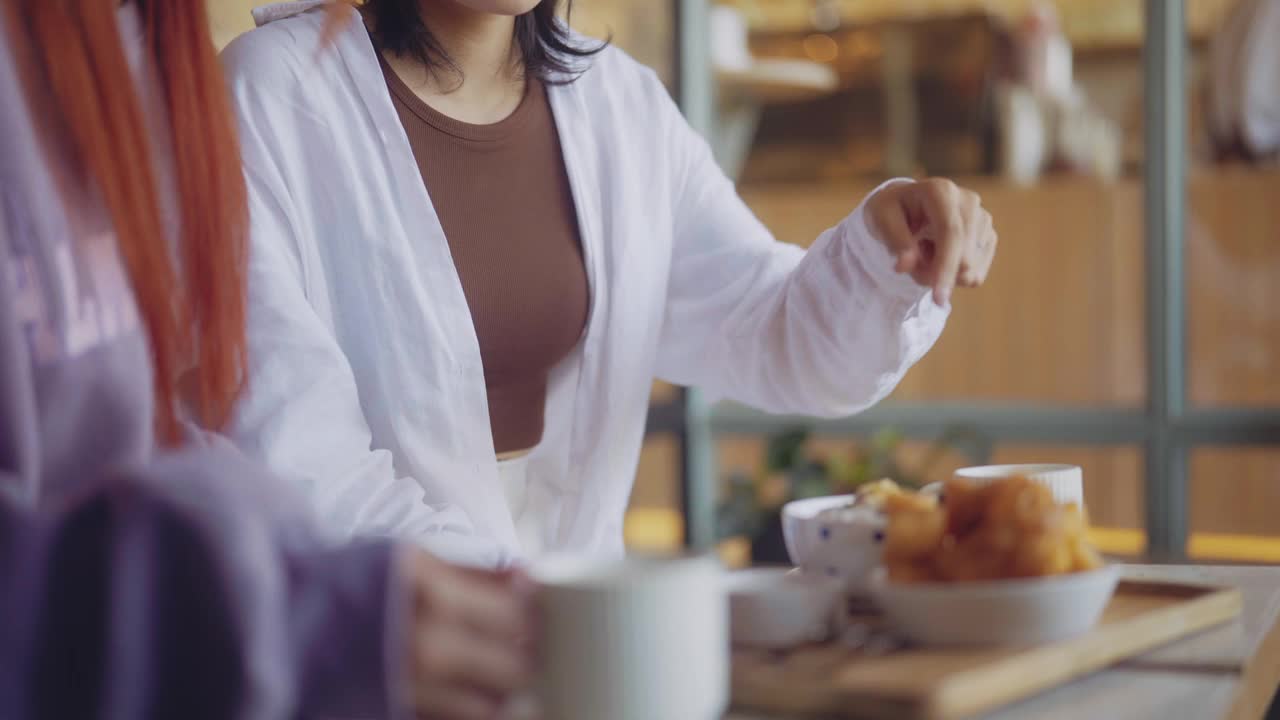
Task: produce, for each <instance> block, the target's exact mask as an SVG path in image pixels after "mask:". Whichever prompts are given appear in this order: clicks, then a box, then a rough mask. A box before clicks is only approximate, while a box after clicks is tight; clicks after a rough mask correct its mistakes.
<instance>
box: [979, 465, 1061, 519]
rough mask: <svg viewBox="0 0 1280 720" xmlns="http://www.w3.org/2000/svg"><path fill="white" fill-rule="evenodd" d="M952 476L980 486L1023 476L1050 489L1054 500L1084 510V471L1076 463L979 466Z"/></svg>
mask: <svg viewBox="0 0 1280 720" xmlns="http://www.w3.org/2000/svg"><path fill="white" fill-rule="evenodd" d="M955 476H956V477H958V478H963V479H965V480H968V481H970V482H972V483H976V484H979V485H983V484H986V483H990V482H994V481H996V480H1001V479H1004V478H1010V477H1025V478H1027V479H1028V480H1033V481H1035V482H1037V483H1040V484H1041V485H1044V486H1046V487H1048V488H1049V490H1050V491H1051V492H1052V493H1053V499H1054V500H1055V501H1057V502H1059V503H1062V504H1064V505H1066V504H1069V503H1075V504H1076V505H1077V506H1079V507H1080V509H1081V510H1083V509H1084V473H1083V471H1081V470H1080V466H1079V465H1055V464H1048V463H1040V464H1034V465H980V466H978V467H967V468H961V469H959V470H957V471H956V472H955Z"/></svg>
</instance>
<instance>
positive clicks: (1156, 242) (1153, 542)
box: [1143, 0, 1188, 561]
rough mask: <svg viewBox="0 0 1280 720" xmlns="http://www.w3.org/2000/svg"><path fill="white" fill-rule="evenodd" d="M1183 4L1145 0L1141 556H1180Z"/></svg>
mask: <svg viewBox="0 0 1280 720" xmlns="http://www.w3.org/2000/svg"><path fill="white" fill-rule="evenodd" d="M1186 42H1187V40H1186V7H1185V0H1146V42H1145V47H1144V53H1143V66H1144V101H1145V102H1144V110H1145V112H1144V129H1145V135H1146V137H1145V152H1144V165H1145V173H1144V184H1143V211H1144V220H1145V226H1144V227H1145V235H1146V256H1147V278H1146V289H1147V293H1146V304H1147V307H1146V312H1147V408H1148V415H1149V417H1148V420H1149V423H1150V434H1149V436H1148V440H1147V452H1146V467H1145V476H1146V484H1145V487H1146V525H1147V551H1148V554H1149V555H1150V556H1151V558H1152V559H1154V560H1158V561H1176V560H1180V559H1183V558H1184V557H1185V555H1186V541H1187V524H1188V523H1187V521H1188V512H1187V496H1188V479H1187V445H1186V444H1185V442H1183V439H1182V437H1181V436H1180V435H1179V434H1177V433H1175V432H1174V426H1175V424H1176V423H1177V422H1178V421H1179V420H1180V418H1181V417H1182V415H1183V412H1184V409H1185V404H1186V372H1185V369H1186V343H1185V335H1184V333H1185V319H1186V312H1185V303H1186V296H1185V293H1184V275H1183V232H1184V227H1185V209H1184V208H1185V200H1186V67H1185V65H1186Z"/></svg>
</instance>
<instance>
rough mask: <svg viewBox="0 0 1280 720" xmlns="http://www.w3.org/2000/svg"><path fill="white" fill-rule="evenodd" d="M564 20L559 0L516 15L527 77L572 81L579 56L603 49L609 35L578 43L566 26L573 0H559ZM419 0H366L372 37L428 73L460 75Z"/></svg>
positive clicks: (544, 0) (543, 0) (579, 67)
mask: <svg viewBox="0 0 1280 720" xmlns="http://www.w3.org/2000/svg"><path fill="white" fill-rule="evenodd" d="M563 1H564V4H565V22H561V21H560V19H559V18H558V14H559V11H560V5H561V2H562V0H541V1H540V2H539V3H538V4H537V6H536V7H534V8H533V9H532V10H530V11H529V12H527V13H525V14H523V15H519V16H517V17H516V29H515V41H516V43H517V45H518V46H519V48H520V63H521V65H522V67H523V68H524V71H525V73H527V75H528V76H529V77H534V78H537V79H539V80H541V81H543V82H546V83H566V82H572V81H573V80H574V79H576V78H577V77H578V75H580V74H582V71H583V70H584V69H585V68H583V67H582V64H581V63H580V62H578V61H580V60H583V59H585V58H589V57H591V56H592V55H595V54H596V53H598V52H600V51H601V50H603V49H604V48H605V47H606V46H607V45H608V41H605V42H601V43H592V44H591V45H590V46H583V45H581V44H580V43H579V42H578V41H577V39H576V38H575V37H574V35H573V32H572V31H571V30H569V25H568V17H569V11H570V10H571V8H572V6H573V0H563ZM419 2H420V0H365V2H364V7H363V10H364V12H365V13H367V14H368V16H369V19H370V20H371V21H372V22H371V23H370V25H371V26H372V27H371V28H370V30H371V32H372V34H373V37H374V40H375V41H376V42H377V43H378V45H379V46H380V47H381V48H383V49H384V50H388V51H390V52H391V53H393V54H395V55H400V56H408V57H411V58H413V59H415V60H418V61H419V62H421V63H422V64H423V65H425V66H426V67H427V70H428V71H430V72H432V73H439V72H445V73H450V74H454V75H457V76H458V77H459V78H461V77H462V70H461V68H459V67H458V65H457V64H456V63H455V62H454V61H453V59H452V58H450V57H449V53H448V52H446V51H445V48H444V45H443V44H441V42H440V40H439V39H438V38H436V37H435V36H434V35H432V34H431V30H430V29H429V28H427V25H426V23H424V22H423V21H422V15H421V14H419V12H418V3H419Z"/></svg>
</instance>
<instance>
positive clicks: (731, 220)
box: [658, 93, 947, 417]
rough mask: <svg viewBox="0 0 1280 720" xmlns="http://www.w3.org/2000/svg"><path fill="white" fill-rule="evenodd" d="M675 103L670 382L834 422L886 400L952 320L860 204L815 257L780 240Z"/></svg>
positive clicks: (667, 343)
mask: <svg viewBox="0 0 1280 720" xmlns="http://www.w3.org/2000/svg"><path fill="white" fill-rule="evenodd" d="M662 94H663V95H664V96H665V93H662ZM665 105H666V107H667V112H666V115H667V117H668V123H667V124H668V127H669V131H668V132H667V133H666V135H667V137H668V138H670V140H669V142H670V143H671V145H672V146H673V147H674V149H675V150H674V152H675V159H674V160H673V163H674V167H675V168H676V172H678V173H679V175H680V177H678V178H677V179H676V181H675V182H674V183H673V187H674V188H675V191H676V192H677V193H678V194H677V196H676V198H675V199H674V201H673V202H674V203H675V208H676V210H675V213H674V218H675V223H676V229H675V240H674V248H673V251H672V259H671V275H670V279H669V283H670V284H669V290H668V298H667V308H666V313H665V317H664V323H663V332H662V340H661V346H660V350H659V358H658V370H659V376H660V377H662V378H663V379H666V380H669V381H671V382H675V383H679V384H684V385H695V386H699V387H702V388H704V389H706V390H707V391H708V392H709V393H711V394H712V395H713V396H716V397H725V398H729V399H733V400H736V401H738V402H742V403H746V404H749V405H753V406H755V407H758V408H760V409H762V410H766V411H770V412H786V413H802V414H808V415H817V416H822V417H835V416H842V415H849V414H852V413H856V412H858V411H860V410H863V409H865V408H867V407H869V406H871V405H873V404H875V403H876V402H878V401H879V400H881V399H882V398H884V397H885V396H886V395H887V394H889V392H890V391H892V390H893V388H894V387H895V386H896V385H897V383H898V381H899V380H901V379H902V376H903V375H904V374H905V373H906V371H907V370H908V369H909V368H910V367H911V366H912V365H913V364H914V363H915V362H916V361H917V360H919V359H920V358H921V357H922V356H923V355H924V354H925V353H926V352H927V351H928V350H929V348H930V347H932V346H933V343H934V341H935V340H937V338H938V336H939V334H940V333H941V332H942V328H943V326H944V325H945V322H946V317H947V311H946V310H944V309H941V308H939V307H937V306H936V305H934V304H933V301H932V300H931V299H930V297H929V295H930V293H929V291H928V290H927V289H925V288H923V287H920V286H919V285H917V284H916V283H915V282H914V281H913V280H912V279H911V278H910V277H908V276H905V275H899V274H897V273H895V271H894V269H893V264H894V261H893V258H892V256H891V255H890V254H889V251H888V250H887V249H886V248H885V247H884V245H883V244H882V243H881V242H880V241H879V240H877V239H876V238H875V237H874V236H873V235H872V234H871V232H870V231H869V229H868V227H867V224H866V221H865V220H864V218H863V213H862V208H861V207H859V208H858V209H856V210H854V211H853V213H852V214H850V215H849V216H848V217H847V218H845V220H844V221H842V222H841V223H840V224H839V225H837V226H835V227H833V228H831V229H830V230H827V231H826V232H825V233H823V234H822V235H821V236H820V237H819V238H818V239H817V241H816V242H814V244H813V246H812V247H811V248H810V249H809V250H808V251H807V252H806V251H805V250H802V249H801V248H799V247H797V246H794V245H789V244H785V243H780V242H778V241H776V240H775V239H774V238H773V236H772V235H771V234H770V233H769V231H768V230H767V229H766V228H765V227H764V226H763V225H762V224H761V223H760V221H759V220H757V219H756V217H755V216H754V215H753V214H752V213H751V211H750V210H749V209H748V208H747V206H746V204H745V203H743V201H742V199H741V198H740V197H739V196H738V194H737V191H736V190H735V188H734V186H733V183H732V182H730V180H729V179H728V178H727V177H725V175H724V173H723V172H722V171H721V170H720V168H719V166H718V165H717V164H716V162H715V160H714V158H713V157H712V155H711V151H710V148H709V147H708V146H707V144H706V142H705V141H703V139H702V138H701V137H699V136H698V135H697V134H696V133H695V132H693V130H692V128H690V127H689V126H688V124H687V123H686V122H685V121H684V119H683V118H682V117H680V116H679V113H678V112H677V111H676V110H675V106H674V104H672V103H671V102H670V101H669V100H667V101H666V102H665ZM882 187H883V186H882Z"/></svg>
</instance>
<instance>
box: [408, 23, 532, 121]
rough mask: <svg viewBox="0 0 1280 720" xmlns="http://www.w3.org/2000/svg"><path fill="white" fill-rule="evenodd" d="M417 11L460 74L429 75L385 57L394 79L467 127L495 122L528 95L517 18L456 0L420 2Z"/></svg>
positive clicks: (412, 62) (412, 64) (415, 64)
mask: <svg viewBox="0 0 1280 720" xmlns="http://www.w3.org/2000/svg"><path fill="white" fill-rule="evenodd" d="M418 8H419V12H420V13H421V14H422V22H423V23H424V24H425V25H426V26H427V28H428V29H430V31H431V35H432V36H433V37H435V39H436V41H437V42H438V43H440V46H441V48H443V49H444V51H445V52H446V53H447V54H448V55H449V58H450V59H451V60H452V61H453V64H454V65H455V66H456V68H457V72H456V73H455V72H451V71H449V70H447V69H442V70H439V71H437V72H428V71H427V69H426V68H424V67H422V65H421V63H419V62H417V61H415V60H412V59H409V58H402V57H395V56H392V55H386V58H387V61H388V62H389V63H390V64H391V67H392V68H393V69H394V70H395V72H396V74H397V75H399V76H400V78H401V79H402V80H404V81H405V83H406V84H407V85H408V86H409V87H410V88H412V89H413V91H414V93H415V94H417V95H418V97H420V98H422V100H423V101H424V102H426V103H427V104H428V105H430V106H431V107H433V108H435V109H436V110H438V111H440V112H442V113H444V114H446V115H448V116H450V117H453V118H454V119H457V120H461V121H463V122H470V123H475V124H489V123H495V122H498V121H499V120H502V119H503V118H505V117H506V116H508V115H510V114H511V113H512V112H514V111H515V109H516V107H517V106H519V104H520V100H521V98H522V97H523V96H524V73H523V69H522V68H521V67H520V64H519V62H518V48H516V46H515V18H514V17H512V16H510V15H496V14H492V13H484V12H477V11H475V10H471V9H470V8H467V7H465V6H463V5H462V4H460V3H456V2H453V1H452V0H419V3H418Z"/></svg>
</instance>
